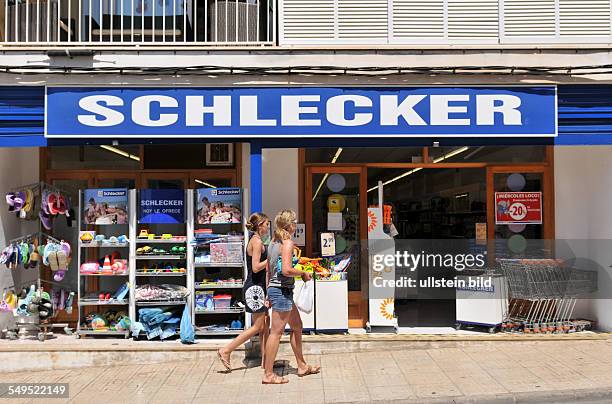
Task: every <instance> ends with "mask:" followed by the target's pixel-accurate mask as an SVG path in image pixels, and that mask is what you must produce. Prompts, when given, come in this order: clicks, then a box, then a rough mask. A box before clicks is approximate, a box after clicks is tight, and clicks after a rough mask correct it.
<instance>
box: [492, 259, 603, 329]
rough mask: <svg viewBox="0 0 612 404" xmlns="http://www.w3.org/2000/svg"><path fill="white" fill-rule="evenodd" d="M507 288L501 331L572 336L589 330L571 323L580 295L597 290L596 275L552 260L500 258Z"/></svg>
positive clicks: (573, 321)
mask: <svg viewBox="0 0 612 404" xmlns="http://www.w3.org/2000/svg"><path fill="white" fill-rule="evenodd" d="M499 263H500V266H501V270H502V272H503V274H504V275H505V276H506V280H507V285H508V296H509V299H510V300H509V306H508V307H509V308H508V313H507V315H506V321H505V322H504V323H503V324H502V330H504V331H514V332H524V333H526V334H530V333H534V334H539V333H569V332H576V331H582V330H584V329H586V328H588V326H589V323H588V322H585V321H578V320H572V315H573V312H574V309H575V307H576V302H577V301H578V298H579V297H580V296H583V295H586V294H589V293H593V292H595V291H596V290H597V272H596V271H585V270H580V269H576V268H571V267H567V266H564V265H563V262H562V261H559V260H553V259H501V260H499Z"/></svg>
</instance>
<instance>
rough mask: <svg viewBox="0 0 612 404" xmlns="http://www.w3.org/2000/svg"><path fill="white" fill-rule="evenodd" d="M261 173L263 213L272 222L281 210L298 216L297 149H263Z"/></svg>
mask: <svg viewBox="0 0 612 404" xmlns="http://www.w3.org/2000/svg"><path fill="white" fill-rule="evenodd" d="M262 171H263V187H262V188H263V189H262V192H263V197H262V200H263V201H262V202H263V211H264V213H266V214H267V215H268V216H269V217H270V218H271V219H272V220H273V219H274V216H276V214H277V213H278V212H280V211H281V210H283V209H292V210H294V211H295V212H296V213H297V214H298V215H299V213H300V212H299V210H298V208H299V197H298V195H299V189H298V149H264V150H263V155H262ZM243 178H244V177H243Z"/></svg>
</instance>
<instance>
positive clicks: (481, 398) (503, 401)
mask: <svg viewBox="0 0 612 404" xmlns="http://www.w3.org/2000/svg"><path fill="white" fill-rule="evenodd" d="M594 400H605V401H607V402H611V401H612V388H599V389H568V390H564V391H537V392H524V393H503V394H482V395H475V396H458V397H436V398H410V399H400V400H372V402H373V403H379V404H383V403H385V404H386V403H389V404H404V403H405V404H416V403H418V404H484V403H486V404H523V403H525V404H526V403H530V404H531V403H534V402H538V403H567V402H573V403H580V402H592V401H594ZM353 403H354V404H357V403H358V401H343V402H342V404H353Z"/></svg>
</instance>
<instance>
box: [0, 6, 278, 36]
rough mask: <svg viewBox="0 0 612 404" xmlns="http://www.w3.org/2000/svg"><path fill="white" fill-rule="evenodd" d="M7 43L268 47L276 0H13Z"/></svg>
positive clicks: (0, 14)
mask: <svg viewBox="0 0 612 404" xmlns="http://www.w3.org/2000/svg"><path fill="white" fill-rule="evenodd" d="M0 7H1V10H0V41H1V44H2V46H4V47H6V46H15V45H19V46H29V47H37V46H41V47H48V46H59V47H66V46H71V47H104V46H128V47H133V46H134V45H138V46H161V47H181V46H190V45H191V46H193V45H200V46H219V47H223V46H265V45H271V44H273V43H274V38H275V36H276V31H275V28H276V25H275V24H273V23H272V21H274V16H275V13H276V2H275V1H273V0H76V1H66V0H64V1H62V0H12V1H11V0H9V1H5V2H4V4H3V5H2V6H0Z"/></svg>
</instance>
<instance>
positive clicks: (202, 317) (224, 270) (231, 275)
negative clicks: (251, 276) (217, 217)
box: [189, 189, 250, 337]
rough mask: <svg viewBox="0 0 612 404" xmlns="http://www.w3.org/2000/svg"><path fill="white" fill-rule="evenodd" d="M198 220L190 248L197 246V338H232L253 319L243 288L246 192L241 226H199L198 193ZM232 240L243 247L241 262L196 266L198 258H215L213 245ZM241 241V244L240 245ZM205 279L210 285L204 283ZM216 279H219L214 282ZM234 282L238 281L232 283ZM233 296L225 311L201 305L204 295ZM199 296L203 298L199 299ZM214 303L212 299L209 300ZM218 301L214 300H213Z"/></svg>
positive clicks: (192, 258)
mask: <svg viewBox="0 0 612 404" xmlns="http://www.w3.org/2000/svg"><path fill="white" fill-rule="evenodd" d="M192 192H193V194H192V195H194V196H193V199H194V200H193V204H192V205H193V207H194V216H193V220H192V222H191V223H192V224H193V228H192V232H191V233H190V234H189V239H190V245H192V246H193V248H192V251H191V254H190V261H191V262H192V267H193V279H192V282H191V287H192V290H193V296H194V305H193V306H192V307H193V312H192V313H193V324H194V326H195V330H196V335H197V336H211V337H213V336H229V335H237V334H240V333H241V332H242V331H243V330H244V328H245V326H247V325H248V321H249V320H250V319H249V316H247V315H246V313H245V310H244V302H243V297H242V287H243V284H244V281H245V279H246V265H245V262H244V249H245V239H246V237H247V234H245V230H244V223H245V221H246V218H245V212H246V211H247V209H246V208H245V207H246V206H247V200H246V199H247V198H246V192H245V191H244V190H242V189H241V190H240V204H241V206H240V210H241V212H240V222H239V223H208V224H198V223H197V217H198V209H197V203H198V199H199V198H198V190H193V191H192ZM203 229H209V230H210V231H212V232H213V234H206V233H204V234H198V235H196V231H197V230H203ZM228 240H231V243H236V244H237V243H240V262H238V261H236V262H198V263H195V260H196V258H195V257H196V256H199V255H202V254H204V255H206V254H208V255H209V256H211V255H212V254H211V253H210V249H211V245H213V244H217V243H224V242H228ZM238 240H239V241H238ZM204 279H208V281H206V282H203V280H204ZM213 279H215V280H214V281H213ZM230 279H234V280H235V281H230ZM206 292H208V295H209V296H210V295H212V296H215V295H217V296H218V295H219V294H221V293H223V294H224V295H227V296H231V300H230V305H229V307H223V308H216V307H214V303H213V307H212V308H211V307H210V306H209V307H208V308H204V307H202V305H201V301H202V297H201V296H202V294H203V293H206ZM196 294H198V295H199V296H200V297H199V298H198V297H196ZM209 299H210V297H209ZM213 301H214V299H213ZM236 320H238V321H240V324H241V327H239V328H232V327H231V326H232V323H233V322H235V321H236Z"/></svg>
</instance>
